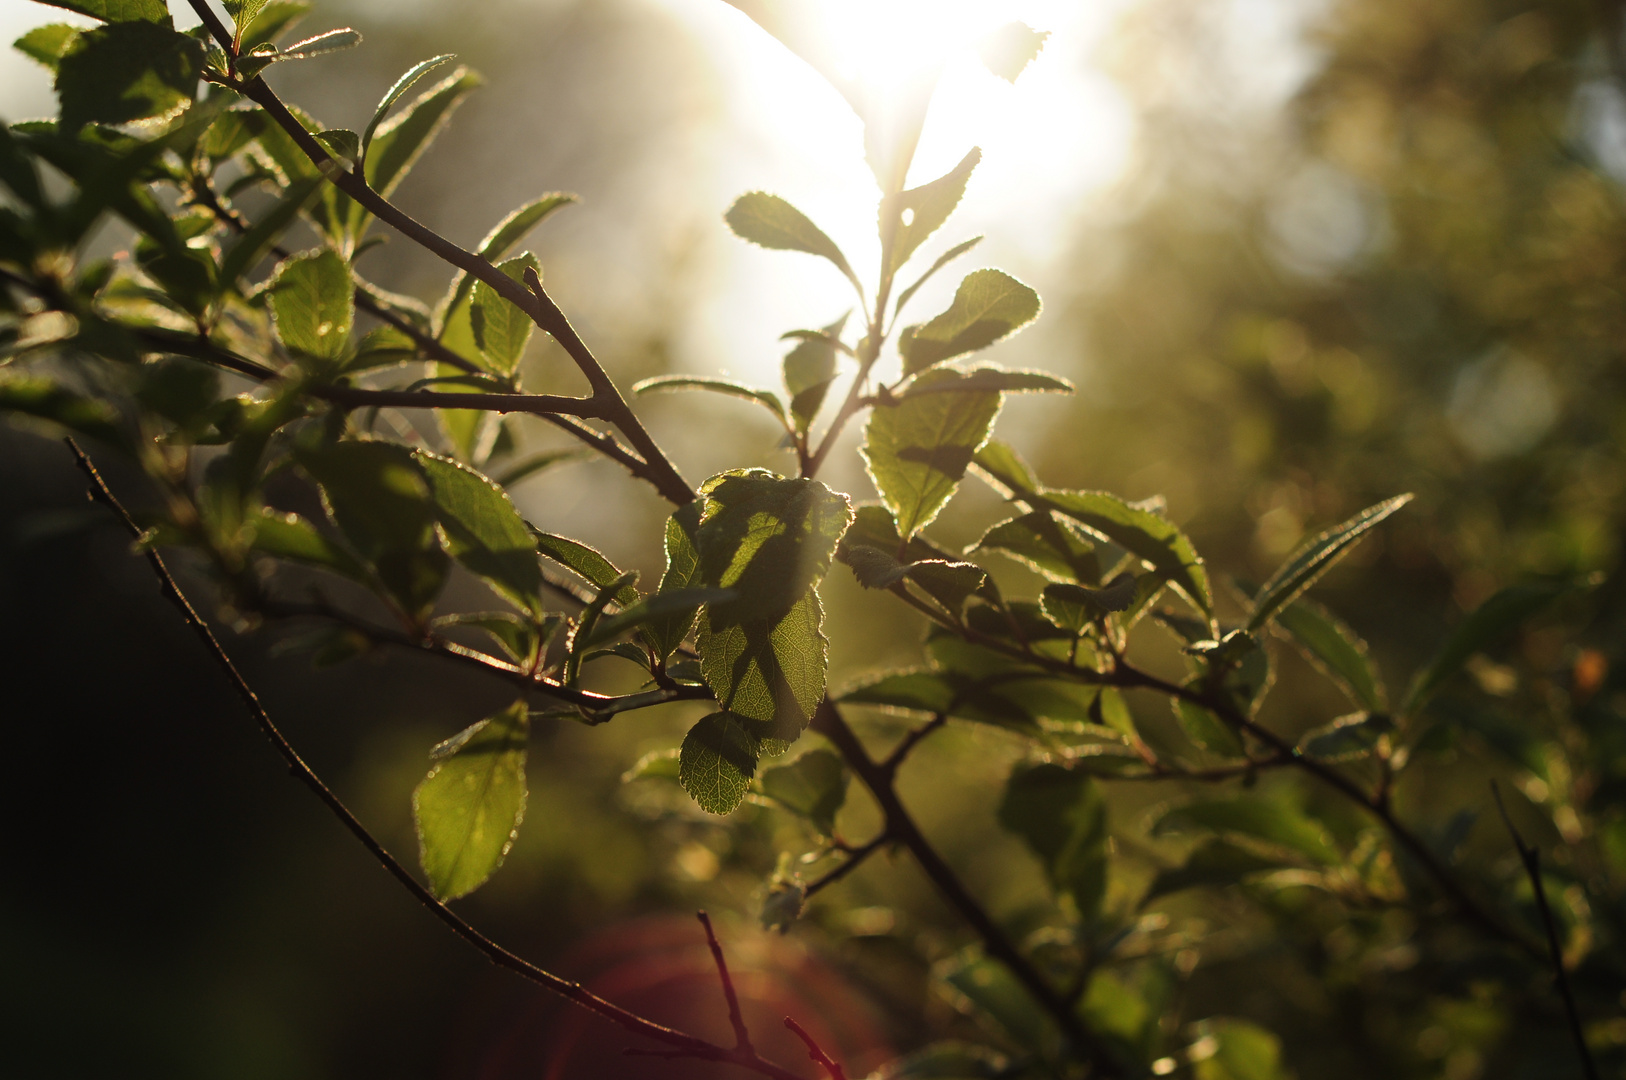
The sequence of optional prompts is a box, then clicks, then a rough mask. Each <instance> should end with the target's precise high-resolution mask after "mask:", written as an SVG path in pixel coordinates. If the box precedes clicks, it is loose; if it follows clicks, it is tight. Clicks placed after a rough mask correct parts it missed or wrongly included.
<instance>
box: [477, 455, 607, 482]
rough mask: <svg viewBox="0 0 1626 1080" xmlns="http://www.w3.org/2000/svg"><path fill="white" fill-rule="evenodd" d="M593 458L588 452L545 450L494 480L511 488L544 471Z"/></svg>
mask: <svg viewBox="0 0 1626 1080" xmlns="http://www.w3.org/2000/svg"><path fill="white" fill-rule="evenodd" d="M591 456H592V452H591V451H587V450H544V451H542V452H541V453H540V454H532V455H531V456H530V457H528V458H525V459H524V460H523V461H518V462H515V463H514V464H512V465H510V466H508V467H507V468H506V469H504V470H503V471H502V472H501V473H499V474H498V475H497V476H496V477H495V478H494V479H496V481H497V483H499V484H501V485H502V486H503V487H505V488H511V487H513V486H514V485H515V484H517V483H519V482H520V481H521V480H528V479H530V478H531V477H532V476H534V475H536V474H537V473H539V472H542V471H543V470H544V469H551V468H553V466H555V465H564V464H567V463H569V462H572V461H586V460H587V459H588V458H589V457H591Z"/></svg>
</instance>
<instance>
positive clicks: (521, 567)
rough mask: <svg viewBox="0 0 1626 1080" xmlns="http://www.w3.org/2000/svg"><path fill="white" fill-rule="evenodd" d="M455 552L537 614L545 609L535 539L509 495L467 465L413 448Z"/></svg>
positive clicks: (504, 592)
mask: <svg viewBox="0 0 1626 1080" xmlns="http://www.w3.org/2000/svg"><path fill="white" fill-rule="evenodd" d="M414 457H416V458H417V461H418V465H419V466H420V467H421V468H422V469H423V474H424V478H425V479H426V480H427V481H428V482H429V496H430V498H431V499H433V500H434V504H435V513H436V517H437V518H438V519H439V521H440V528H441V531H442V533H444V534H445V537H446V547H447V550H448V551H449V552H450V554H451V556H452V557H453V558H454V559H456V560H457V561H458V562H460V563H462V564H463V565H464V566H466V567H468V569H469V570H470V571H472V572H473V573H474V574H476V575H478V576H479V577H480V578H482V579H483V580H485V581H486V582H487V583H488V584H490V585H491V586H492V587H494V588H495V589H497V591H498V592H500V593H501V594H502V595H504V596H506V597H507V598H508V599H510V600H512V601H513V602H514V603H516V604H518V605H519V606H520V607H521V608H523V609H525V610H526V611H529V612H532V613H540V612H541V610H542V566H541V564H540V563H539V562H538V561H537V555H536V541H535V540H534V539H533V538H532V536H531V530H530V529H529V528H528V527H527V526H526V524H525V521H524V519H523V518H521V517H520V516H519V511H517V510H515V509H514V504H513V503H512V502H510V501H509V499H508V494H507V493H506V492H504V491H503V490H502V488H500V487H498V486H497V485H496V484H494V483H492V482H491V481H490V480H489V479H487V478H486V477H484V476H482V475H481V474H479V473H477V472H475V471H474V470H473V469H471V468H469V467H467V466H466V465H460V464H458V463H457V462H455V461H452V460H450V459H448V458H443V457H438V456H437V455H434V454H431V453H429V452H428V451H425V450H417V451H414Z"/></svg>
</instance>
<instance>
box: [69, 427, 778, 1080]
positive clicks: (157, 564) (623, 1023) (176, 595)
mask: <svg viewBox="0 0 1626 1080" xmlns="http://www.w3.org/2000/svg"><path fill="white" fill-rule="evenodd" d="M67 442H68V448H69V449H70V450H72V451H73V454H74V457H75V459H76V460H77V462H78V464H79V467H80V469H82V470H83V471H84V473H85V476H86V477H87V478H88V479H89V481H90V491H89V497H90V498H91V499H92V500H93V501H96V502H100V503H102V504H103V505H105V506H106V507H107V508H108V509H109V510H111V511H112V512H113V513H114V515H115V516H117V517H118V519H119V521H120V522H121V523H122V524H123V526H124V527H125V529H126V530H127V531H128V532H129V533H130V535H131V536H133V537H135V538H137V539H139V538H140V537H141V535H142V530H141V527H140V526H139V525H137V524H136V523H135V520H134V519H132V518H131V517H130V515H129V513H128V512H126V511H125V509H124V507H123V506H122V505H121V504H120V503H119V501H118V499H117V498H115V497H114V495H113V492H112V490H111V489H109V488H108V486H107V483H106V481H104V480H103V479H102V476H101V474H100V473H99V472H97V470H96V467H95V465H93V464H92V463H91V461H90V459H89V458H88V457H86V456H85V453H84V451H82V450H80V449H79V447H78V445H77V444H75V443H74V442H73V440H71V439H69V440H67ZM143 554H144V555H145V557H146V559H147V563H148V565H150V566H151V567H152V570H153V573H154V575H155V576H156V577H157V578H158V582H159V585H160V587H161V588H162V590H163V592H164V595H165V596H166V597H167V598H168V599H169V601H170V602H171V603H172V604H173V605H174V606H175V607H176V609H177V610H179V611H180V613H181V616H182V618H183V619H185V621H186V624H187V625H188V626H189V627H191V628H192V631H193V633H194V634H196V635H197V638H198V640H199V641H200V642H201V643H202V644H203V647H204V648H205V649H206V650H207V651H208V653H209V655H210V657H211V658H213V660H214V662H215V665H216V666H217V667H218V668H219V669H220V671H221V672H222V673H223V674H224V675H225V676H226V678H227V679H228V680H229V681H230V682H231V684H232V689H233V690H235V691H236V693H237V696H238V698H239V699H240V700H241V701H242V703H243V705H244V707H245V708H247V709H248V711H249V713H250V715H251V716H252V717H253V718H254V721H255V723H256V724H257V725H258V726H259V728H260V731H261V732H262V733H263V734H264V735H265V737H266V738H267V739H269V740H270V741H271V745H272V747H274V748H275V749H276V751H277V753H278V754H279V755H280V756H281V757H282V760H283V763H284V764H286V765H287V767H288V771H289V772H290V773H292V774H293V776H294V778H295V779H297V780H298V781H299V782H300V783H302V784H304V785H305V786H306V787H307V788H309V789H310V791H311V792H312V794H314V795H315V796H316V797H317V798H318V799H320V800H321V801H322V803H323V804H324V805H325V806H326V807H327V808H328V810H330V811H331V812H332V813H333V815H334V816H335V817H337V818H338V819H339V821H340V823H341V824H343V825H344V827H345V828H346V829H348V830H349V831H350V833H351V835H352V836H354V837H355V838H356V839H357V840H358V841H360V842H361V845H362V846H363V847H365V848H366V849H367V850H368V852H369V853H371V854H372V856H373V858H374V859H376V860H378V862H379V864H380V865H381V866H383V867H384V869H385V870H386V871H388V872H389V874H390V876H392V877H394V878H395V879H396V881H398V882H399V883H400V884H401V886H402V887H403V888H404V889H406V890H407V891H408V892H409V893H411V894H412V895H413V896H414V897H416V898H417V899H418V901H419V903H421V904H423V906H424V907H426V908H428V909H429V911H430V912H431V913H432V914H433V915H434V916H435V917H436V918H438V919H439V920H440V921H441V922H443V923H445V924H446V925H447V926H448V927H450V928H451V930H452V932H453V933H455V934H456V935H457V936H458V937H460V938H462V939H463V940H464V941H466V942H468V943H469V944H470V945H472V946H473V947H474V948H475V949H477V950H478V951H479V952H480V953H481V954H482V955H484V956H485V957H486V959H487V960H489V961H491V962H492V963H493V964H496V965H497V966H498V967H502V968H506V969H508V970H509V971H512V972H514V973H515V974H517V975H519V976H520V977H522V978H524V979H526V980H528V981H530V982H532V983H535V984H536V985H538V986H541V987H544V988H546V989H548V990H551V991H553V992H554V993H556V994H558V995H560V996H561V997H564V998H566V999H568V1000H569V1001H572V1002H574V1003H575V1004H577V1005H579V1006H581V1007H582V1008H584V1009H586V1010H588V1011H589V1012H592V1013H596V1014H598V1015H599V1016H602V1017H604V1018H605V1019H607V1020H610V1021H611V1022H613V1023H615V1024H617V1025H619V1026H620V1027H622V1028H623V1029H625V1030H626V1031H629V1032H632V1033H633V1034H635V1035H639V1036H641V1037H643V1038H647V1039H651V1040H653V1041H655V1042H660V1043H664V1044H665V1045H667V1046H670V1047H673V1048H674V1049H675V1050H677V1051H678V1052H680V1053H681V1054H682V1055H683V1056H685V1057H695V1058H701V1059H704V1060H708V1061H721V1062H728V1063H730V1064H734V1065H739V1066H740V1067H742V1068H745V1069H749V1070H751V1071H752V1072H755V1073H758V1074H760V1075H762V1076H767V1077H771V1078H772V1080H802V1078H801V1077H798V1076H797V1075H796V1074H795V1073H793V1072H791V1071H790V1070H789V1069H785V1068H783V1067H781V1066H779V1065H775V1064H774V1063H772V1062H770V1061H766V1060H764V1059H762V1058H760V1057H757V1056H756V1055H755V1054H752V1055H751V1056H750V1057H746V1056H744V1055H740V1054H738V1053H736V1052H735V1051H731V1050H728V1049H725V1048H724V1047H721V1046H718V1045H716V1044H715V1043H710V1042H707V1041H706V1040H704V1039H701V1038H697V1037H696V1036H693V1035H689V1034H687V1033H686V1032H682V1031H677V1030H675V1029H673V1028H669V1027H666V1026H665V1025H663V1024H657V1023H655V1022H654V1021H653V1020H648V1019H645V1018H644V1017H642V1016H639V1015H638V1014H636V1013H633V1012H629V1011H627V1010H626V1009H623V1008H621V1007H620V1006H619V1005H616V1004H613V1003H612V1002H609V1001H606V1000H604V999H603V998H601V997H599V996H598V995H597V994H594V993H593V992H592V991H590V990H588V989H586V988H585V987H583V986H581V985H579V984H577V983H573V982H570V981H569V980H567V979H562V978H560V977H559V976H557V975H554V974H553V973H551V972H548V971H544V970H543V969H542V968H539V967H537V966H536V965H535V964H533V963H531V962H530V961H528V960H525V959H523V958H521V957H519V956H516V955H515V954H514V953H511V952H509V951H508V950H507V949H505V948H503V947H502V946H501V945H498V944H497V943H496V942H494V941H492V940H491V939H490V938H488V937H486V936H485V935H484V934H482V933H480V931H478V930H476V929H475V928H474V927H473V926H471V925H470V924H469V923H467V922H466V921H464V920H463V918H462V917H461V916H459V915H458V914H457V913H456V912H454V911H452V909H451V908H449V907H447V906H446V905H445V904H443V903H441V902H440V901H439V900H438V899H436V898H435V895H434V894H433V893H431V892H430V891H429V890H428V889H427V888H426V887H425V886H423V885H422V884H420V883H419V881H418V879H417V878H415V877H413V876H412V874H411V872H409V871H408V870H407V868H406V867H405V866H403V865H401V863H400V862H399V861H398V860H397V859H396V858H395V856H393V855H391V854H390V853H389V851H388V850H387V849H386V848H385V847H384V846H383V845H382V844H381V843H379V841H378V840H377V838H375V837H374V836H373V835H372V833H370V832H368V831H367V827H366V826H365V825H363V824H362V823H361V822H360V820H359V819H357V817H356V816H355V815H354V814H353V813H351V812H350V809H349V808H348V807H346V806H345V805H344V803H343V802H342V801H340V799H339V797H338V796H337V795H335V794H334V793H333V792H332V791H331V790H330V789H329V788H328V786H327V785H326V784H324V783H323V782H322V780H321V778H320V777H318V776H317V775H316V773H315V772H314V771H312V770H311V767H310V766H309V765H307V764H305V761H304V759H303V758H301V757H300V756H299V752H298V751H296V750H295V749H294V747H293V744H291V743H290V742H288V740H287V738H285V737H284V736H283V734H282V732H281V730H279V729H278V728H277V726H276V724H275V723H274V722H272V720H271V716H270V714H269V713H267V712H266V711H265V707H264V706H263V705H261V704H260V699H259V697H258V696H257V695H256V694H255V693H254V690H253V688H252V687H250V686H249V685H248V682H247V681H246V680H245V679H244V678H243V676H242V675H241V674H240V673H239V672H238V670H237V667H236V665H235V664H233V663H232V660H231V657H230V656H229V655H227V653H226V650H225V649H224V648H223V647H222V646H221V644H220V641H219V639H218V638H216V637H215V635H214V632H213V631H212V630H210V629H209V625H208V624H207V623H205V622H204V621H203V619H202V617H201V616H199V615H198V613H197V610H196V609H195V608H193V607H192V604H191V602H190V601H188V600H187V598H186V595H185V594H184V593H182V592H181V590H180V586H178V585H177V584H176V583H175V578H174V577H173V576H172V575H171V574H170V572H169V567H168V566H166V565H165V563H164V559H163V556H161V555H159V553H158V552H157V551H156V550H154V549H152V548H148V549H147V550H146V551H145V552H144V553H143Z"/></svg>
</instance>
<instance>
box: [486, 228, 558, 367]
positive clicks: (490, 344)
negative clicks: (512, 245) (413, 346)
mask: <svg viewBox="0 0 1626 1080" xmlns="http://www.w3.org/2000/svg"><path fill="white" fill-rule="evenodd" d="M527 268H529V269H531V270H540V269H541V265H540V264H539V263H538V262H537V261H536V256H535V255H532V254H531V253H530V252H528V251H527V252H526V253H525V254H523V255H519V256H516V257H514V258H512V259H509V260H507V261H506V262H504V263H501V264H499V265H498V267H497V269H498V270H501V271H502V272H503V273H504V274H506V275H508V277H510V278H512V279H513V280H515V281H518V282H523V281H524V280H525V271H526V269H527ZM469 327H470V329H471V330H472V331H473V333H474V344H475V346H476V347H477V348H478V349H479V350H480V354H481V355H482V356H483V357H485V366H486V367H488V368H490V369H491V370H492V371H496V372H498V373H500V374H503V375H510V376H511V375H513V374H514V372H515V371H516V370H518V368H519V361H520V358H521V357H523V356H524V355H525V346H526V345H527V344H529V343H530V340H531V334H532V333H533V332H534V331H535V330H536V322H535V321H534V320H533V319H532V318H531V317H530V316H529V315H527V314H526V313H525V312H523V311H521V310H520V309H519V308H518V307H517V306H516V305H515V304H514V303H513V302H512V301H510V300H508V299H506V298H504V297H503V296H501V295H499V294H498V292H497V290H496V289H493V288H492V287H491V286H490V285H487V284H486V283H485V282H483V281H476V282H475V283H474V294H473V297H472V298H471V301H470V306H469Z"/></svg>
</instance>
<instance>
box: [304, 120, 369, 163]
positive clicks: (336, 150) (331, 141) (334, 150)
mask: <svg viewBox="0 0 1626 1080" xmlns="http://www.w3.org/2000/svg"><path fill="white" fill-rule="evenodd" d="M313 137H314V138H315V139H316V141H317V142H319V143H321V144H322V147H323V149H325V150H326V151H327V152H328V153H330V154H332V155H333V156H334V157H336V158H339V159H340V160H342V161H347V162H351V163H354V162H355V161H357V160H358V159H359V158H360V157H361V139H360V138H359V137H358V136H357V135H356V133H355V132H354V131H351V130H350V129H349V128H328V129H327V130H326V131H318V132H316V133H315V135H314V136H313Z"/></svg>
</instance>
